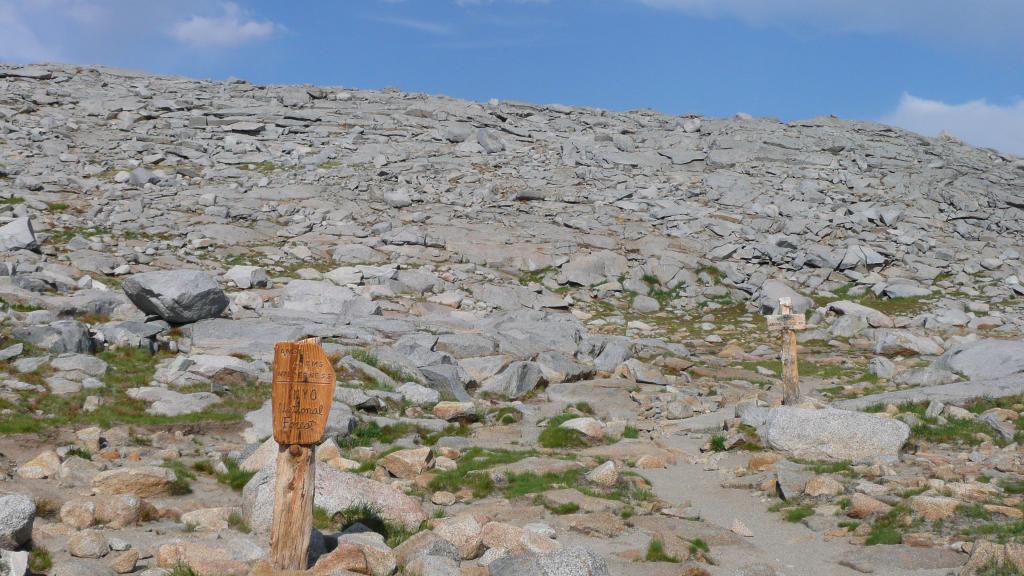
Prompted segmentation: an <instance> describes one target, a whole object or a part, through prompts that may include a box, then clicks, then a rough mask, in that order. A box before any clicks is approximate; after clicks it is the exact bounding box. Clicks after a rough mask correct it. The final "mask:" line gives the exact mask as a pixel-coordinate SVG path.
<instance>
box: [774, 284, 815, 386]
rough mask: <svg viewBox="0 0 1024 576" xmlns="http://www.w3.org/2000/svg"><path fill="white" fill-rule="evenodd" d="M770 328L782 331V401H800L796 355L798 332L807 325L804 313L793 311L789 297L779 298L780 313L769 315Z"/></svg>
mask: <svg viewBox="0 0 1024 576" xmlns="http://www.w3.org/2000/svg"><path fill="white" fill-rule="evenodd" d="M767 320H768V330H769V331H770V332H782V354H781V357H782V403H783V404H786V405H792V404H796V403H797V402H799V401H800V371H799V368H798V366H799V364H798V362H797V357H796V333H797V331H798V330H803V329H804V328H806V327H807V320H806V319H805V318H804V315H803V314H794V313H793V303H792V302H791V301H790V299H789V298H779V313H778V314H772V315H769V316H767Z"/></svg>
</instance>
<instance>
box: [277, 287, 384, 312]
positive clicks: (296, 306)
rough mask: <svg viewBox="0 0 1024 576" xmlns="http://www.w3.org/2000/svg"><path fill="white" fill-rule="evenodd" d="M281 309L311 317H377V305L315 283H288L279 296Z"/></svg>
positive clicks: (340, 289) (353, 293)
mask: <svg viewBox="0 0 1024 576" xmlns="http://www.w3.org/2000/svg"><path fill="white" fill-rule="evenodd" d="M281 303H282V304H281V307H282V308H285V309H287V310H296V311H299V312H309V313H314V314H340V315H343V316H347V317H351V318H357V317H361V316H373V315H377V314H380V305H379V304H377V303H376V302H373V301H371V300H368V299H366V298H363V297H362V296H359V295H358V294H356V293H355V292H353V291H352V290H349V289H348V288H345V287H344V286H335V285H334V284H332V283H330V282H322V281H318V280H292V281H291V282H289V283H288V286H286V287H285V289H284V291H283V292H282V294H281Z"/></svg>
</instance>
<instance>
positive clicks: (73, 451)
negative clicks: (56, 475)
mask: <svg viewBox="0 0 1024 576" xmlns="http://www.w3.org/2000/svg"><path fill="white" fill-rule="evenodd" d="M71 456H78V457H79V458H83V459H85V460H92V452H89V451H88V450H86V449H85V448H80V447H78V446H72V447H71V448H68V451H67V452H65V453H64V457H65V458H70V457H71Z"/></svg>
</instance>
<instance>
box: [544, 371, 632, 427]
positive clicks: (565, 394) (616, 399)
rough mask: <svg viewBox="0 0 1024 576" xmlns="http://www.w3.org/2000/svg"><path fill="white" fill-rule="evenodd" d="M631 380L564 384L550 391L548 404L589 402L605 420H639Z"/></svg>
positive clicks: (555, 386)
mask: <svg viewBox="0 0 1024 576" xmlns="http://www.w3.org/2000/svg"><path fill="white" fill-rule="evenodd" d="M635 385H636V384H635V383H634V382H630V381H629V380H617V379H600V380H585V381H581V382H563V383H560V384H552V385H550V386H548V387H547V395H548V400H550V401H552V402H564V403H566V404H575V403H577V402H587V403H589V404H590V405H591V406H593V408H594V412H595V413H596V414H597V415H598V416H600V417H601V418H603V419H613V420H618V419H623V420H635V419H636V418H637V415H638V414H639V413H640V409H639V407H638V406H637V404H636V403H635V402H633V400H632V399H631V398H630V397H629V388H630V387H631V386H635Z"/></svg>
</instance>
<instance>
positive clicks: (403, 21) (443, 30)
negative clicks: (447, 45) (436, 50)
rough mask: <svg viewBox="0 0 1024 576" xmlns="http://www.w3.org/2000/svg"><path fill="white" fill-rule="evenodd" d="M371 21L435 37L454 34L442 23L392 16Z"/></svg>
mask: <svg viewBox="0 0 1024 576" xmlns="http://www.w3.org/2000/svg"><path fill="white" fill-rule="evenodd" d="M370 20H373V21H375V22H380V23H381V24H390V25H392V26H398V27H401V28H408V29H409V30H416V31H417V32H425V33H427V34H433V35H434V36H447V35H448V34H451V33H452V28H451V26H448V25H447V24H441V23H440V22H431V21H429V20H419V19H417V18H392V17H390V16H374V17H371V18H370Z"/></svg>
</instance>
